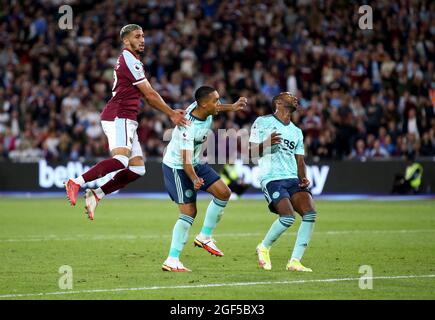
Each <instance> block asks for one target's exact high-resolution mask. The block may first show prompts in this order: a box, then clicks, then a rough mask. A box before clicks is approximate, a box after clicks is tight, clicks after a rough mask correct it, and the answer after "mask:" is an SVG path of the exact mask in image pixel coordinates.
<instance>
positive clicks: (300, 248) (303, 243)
mask: <svg viewBox="0 0 435 320" xmlns="http://www.w3.org/2000/svg"><path fill="white" fill-rule="evenodd" d="M316 215H317V213H316V212H315V211H310V212H307V213H305V214H304V216H303V218H302V222H301V225H300V226H299V230H298V237H297V238H296V244H295V248H294V249H293V253H292V258H294V259H298V260H301V259H302V256H303V255H304V252H305V249H306V248H307V246H308V243H309V242H310V239H311V235H312V234H313V230H314V222H315V221H316Z"/></svg>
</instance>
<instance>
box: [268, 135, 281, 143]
mask: <svg viewBox="0 0 435 320" xmlns="http://www.w3.org/2000/svg"><path fill="white" fill-rule="evenodd" d="M269 139H270V144H271V145H272V146H273V145H275V144H279V143H281V134H280V133H278V132H272V134H271V135H270V138H269Z"/></svg>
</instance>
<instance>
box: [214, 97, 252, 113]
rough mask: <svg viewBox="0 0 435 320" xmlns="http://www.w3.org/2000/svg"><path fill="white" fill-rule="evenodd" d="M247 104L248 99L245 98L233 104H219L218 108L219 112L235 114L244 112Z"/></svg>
mask: <svg viewBox="0 0 435 320" xmlns="http://www.w3.org/2000/svg"><path fill="white" fill-rule="evenodd" d="M247 104H248V99H246V98H245V97H240V98H239V100H237V101H236V102H235V103H233V104H219V105H218V106H217V112H218V113H219V112H235V111H239V110H243V109H244V108H245V107H246V105H247Z"/></svg>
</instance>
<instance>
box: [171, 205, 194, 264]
mask: <svg viewBox="0 0 435 320" xmlns="http://www.w3.org/2000/svg"><path fill="white" fill-rule="evenodd" d="M193 221H194V218H192V217H191V216H188V215H185V214H182V213H181V214H180V217H179V218H178V220H177V222H176V223H175V226H174V229H173V231H172V241H171V249H170V250H169V257H172V258H179V257H180V254H181V251H183V248H184V245H185V244H186V241H187V237H188V236H189V230H190V227H191V226H192V224H193Z"/></svg>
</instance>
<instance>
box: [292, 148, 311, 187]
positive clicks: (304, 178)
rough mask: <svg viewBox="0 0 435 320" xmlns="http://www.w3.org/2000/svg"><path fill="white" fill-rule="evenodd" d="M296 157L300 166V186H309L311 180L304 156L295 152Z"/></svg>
mask: <svg viewBox="0 0 435 320" xmlns="http://www.w3.org/2000/svg"><path fill="white" fill-rule="evenodd" d="M295 158H296V163H297V166H298V177H299V187H301V188H308V186H309V185H310V180H308V179H307V172H306V166H305V160H304V156H303V155H301V154H295Z"/></svg>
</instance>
